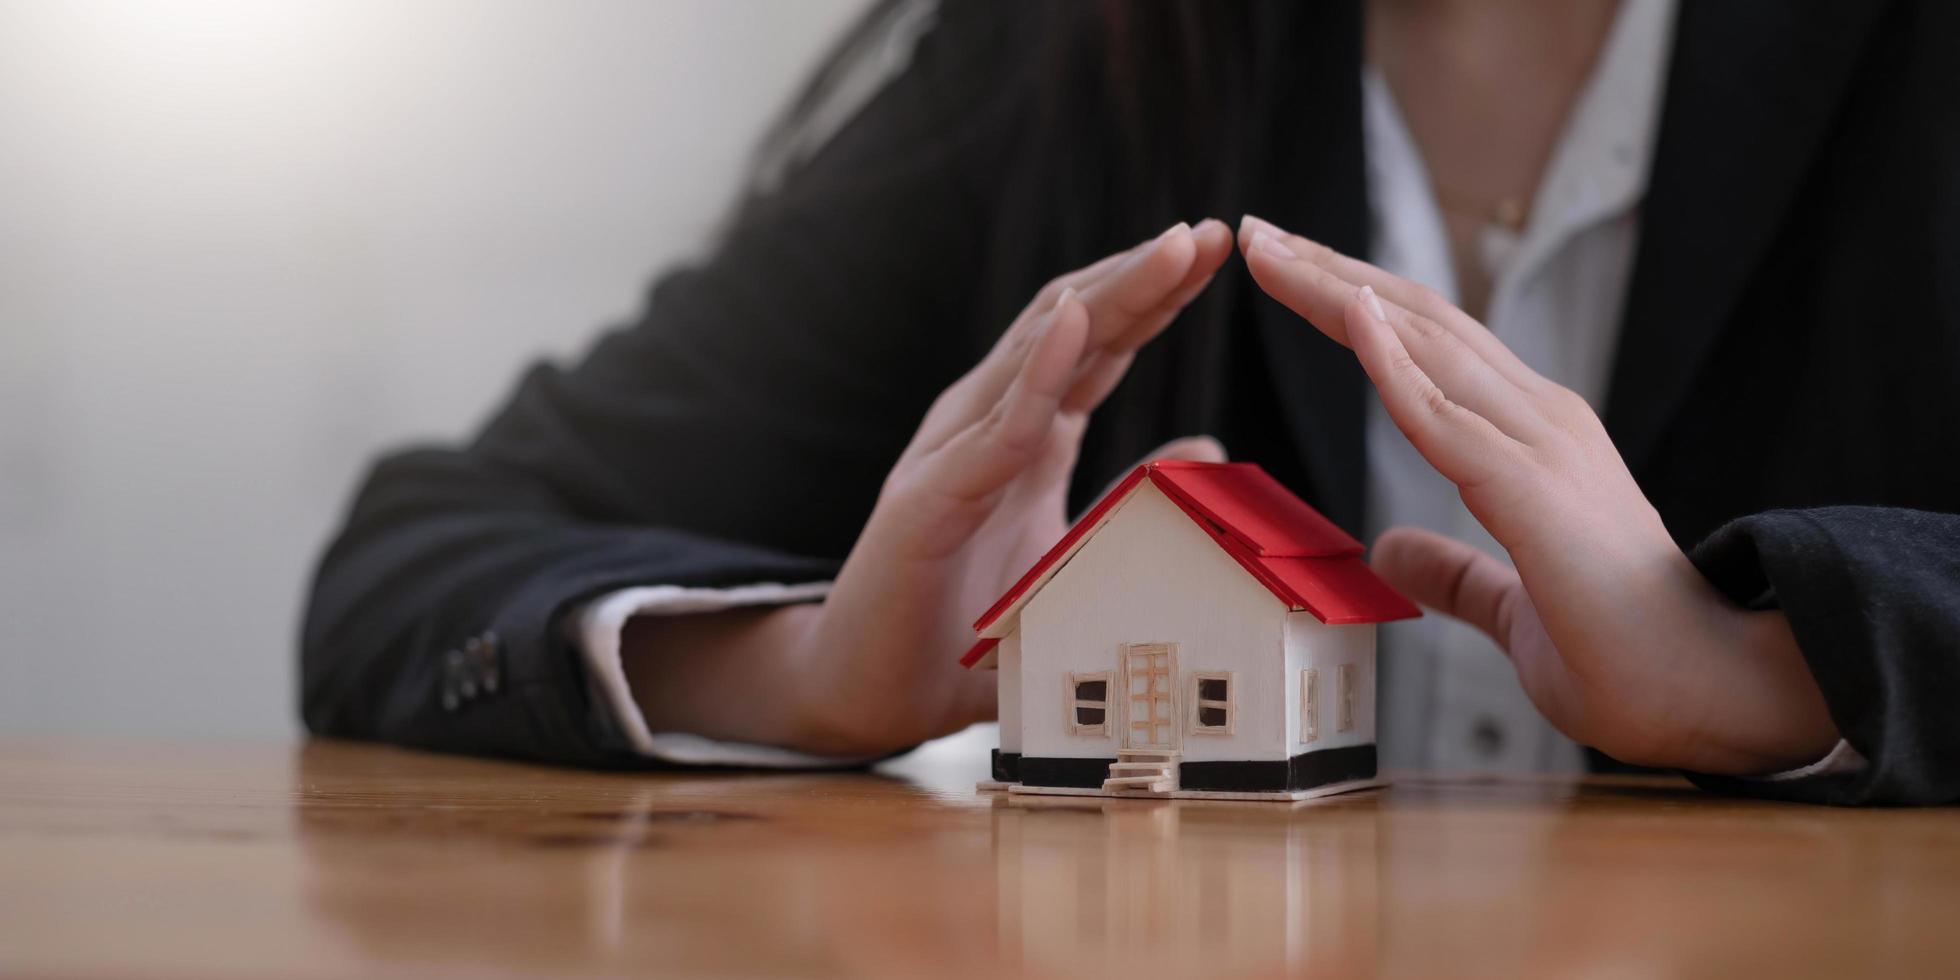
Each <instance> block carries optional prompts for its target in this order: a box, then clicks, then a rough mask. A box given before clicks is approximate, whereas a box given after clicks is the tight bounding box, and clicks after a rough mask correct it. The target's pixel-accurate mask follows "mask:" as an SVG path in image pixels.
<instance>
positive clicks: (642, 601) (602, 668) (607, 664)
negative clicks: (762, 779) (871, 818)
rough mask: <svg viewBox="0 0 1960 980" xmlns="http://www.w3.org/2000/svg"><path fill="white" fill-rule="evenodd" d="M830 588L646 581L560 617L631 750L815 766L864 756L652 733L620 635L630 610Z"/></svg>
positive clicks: (692, 760)
mask: <svg viewBox="0 0 1960 980" xmlns="http://www.w3.org/2000/svg"><path fill="white" fill-rule="evenodd" d="M829 593H830V583H829V582H804V583H799V584H796V585H784V584H782V583H779V582H758V583H756V584H753V585H740V586H734V587H732V588H725V589H707V588H693V587H688V586H679V585H650V586H637V587H633V588H626V589H619V590H617V591H614V592H609V593H605V594H603V595H600V596H598V597H596V598H594V599H591V600H589V601H587V602H585V603H584V604H582V605H580V606H578V607H576V608H574V609H573V610H572V615H570V616H567V617H566V618H565V623H566V626H567V629H568V631H569V632H570V633H571V634H572V635H571V640H572V644H573V646H575V647H577V648H578V651H579V657H580V660H581V661H582V662H583V663H584V664H585V668H586V671H585V676H586V678H587V682H588V684H589V685H590V686H591V689H592V697H593V701H594V702H595V703H598V704H602V705H605V706H606V708H607V709H608V710H609V711H610V712H611V713H612V717H613V720H614V721H615V722H616V723H617V724H618V727H619V730H620V731H621V732H622V733H623V734H625V736H626V741H627V743H628V744H629V745H631V746H632V748H633V751H635V752H637V753H639V754H640V755H642V756H646V757H648V758H652V759H659V760H661V761H663V762H671V763H676V764H680V765H694V766H738V767H742V768H746V769H815V768H840V767H847V766H856V765H862V764H863V763H865V762H868V761H871V760H870V759H869V758H833V757H827V756H817V755H809V754H807V753H803V752H797V751H794V750H791V749H785V748H779V747H777V746H773V745H751V744H748V743H743V742H721V741H716V740H715V739H711V738H704V737H702V736H700V735H693V734H689V733H687V732H655V731H652V730H651V729H650V728H648V726H647V720H646V716H645V715H643V714H642V713H641V712H640V706H639V704H638V703H636V702H635V701H634V700H633V689H632V685H630V684H629V683H627V680H626V670H625V664H624V663H623V662H622V660H621V654H620V636H621V633H622V631H623V630H624V629H625V627H626V621H627V620H629V619H632V618H633V617H635V616H677V615H685V614H688V613H706V612H719V611H721V610H724V609H734V608H738V607H741V606H761V605H784V604H788V603H793V602H811V601H814V600H818V599H822V598H823V597H824V596H825V595H828V594H829Z"/></svg>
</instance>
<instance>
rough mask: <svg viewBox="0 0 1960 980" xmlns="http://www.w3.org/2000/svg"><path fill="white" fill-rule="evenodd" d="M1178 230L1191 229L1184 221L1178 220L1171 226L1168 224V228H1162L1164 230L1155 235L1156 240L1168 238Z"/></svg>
mask: <svg viewBox="0 0 1960 980" xmlns="http://www.w3.org/2000/svg"><path fill="white" fill-rule="evenodd" d="M1179 230H1183V231H1190V230H1191V226H1190V225H1189V224H1187V223H1185V222H1182V221H1180V222H1178V223H1177V224H1174V225H1172V226H1170V227H1169V228H1166V229H1164V230H1163V232H1162V233H1160V234H1159V235H1158V236H1157V240H1158V241H1160V242H1161V241H1163V240H1164V239H1166V238H1169V237H1171V236H1172V235H1175V234H1177V233H1178V231H1179Z"/></svg>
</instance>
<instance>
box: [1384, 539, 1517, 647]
mask: <svg viewBox="0 0 1960 980" xmlns="http://www.w3.org/2000/svg"><path fill="white" fill-rule="evenodd" d="M1369 564H1370V565H1371V566H1373V567H1374V569H1375V574H1377V575H1380V576H1381V577H1382V579H1383V580H1384V581H1386V582H1388V584H1390V585H1392V586H1394V587H1395V588H1396V589H1397V590H1399V591H1400V592H1401V593H1402V594H1403V595H1406V596H1408V597H1409V598H1411V599H1414V600H1415V601H1417V602H1419V603H1421V604H1423V605H1425V606H1428V607H1429V608H1431V609H1434V610H1436V611H1437V612H1440V613H1443V614H1444V615H1447V616H1454V617H1456V618H1457V619H1461V620H1463V621H1464V622H1466V623H1469V624H1470V625H1472V626H1475V627H1476V628H1478V629H1480V630H1483V631H1484V633H1485V634H1487V635H1488V636H1489V637H1490V638H1491V639H1492V640H1494V641H1496V642H1497V645H1498V646H1500V647H1503V648H1504V649H1505V650H1506V651H1507V652H1508V651H1509V650H1510V646H1511V627H1512V625H1513V623H1514V621H1515V619H1516V617H1517V614H1518V607H1519V606H1520V605H1522V604H1524V603H1526V602H1528V601H1529V600H1528V599H1527V598H1526V595H1525V591H1524V583H1523V582H1521V581H1520V580H1519V579H1518V573H1517V570H1516V569H1513V568H1512V567H1511V566H1509V565H1506V564H1504V563H1503V562H1501V561H1498V560H1497V559H1495V558H1492V557H1491V556H1490V555H1488V554H1485V553H1484V552H1482V551H1479V550H1478V549H1476V548H1474V547H1471V546H1470V545H1467V544H1464V543H1463V542H1461V541H1458V540H1456V539H1455V538H1447V537H1444V536H1443V535H1440V534H1437V533H1435V532H1433V531H1425V530H1422V529H1420V528H1413V527H1398V528H1391V529H1389V530H1387V531H1384V532H1382V536H1381V537H1380V538H1377V539H1376V540H1375V551H1374V555H1373V556H1372V557H1371V558H1370V560H1369Z"/></svg>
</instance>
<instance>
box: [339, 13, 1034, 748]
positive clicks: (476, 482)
mask: <svg viewBox="0 0 1960 980" xmlns="http://www.w3.org/2000/svg"><path fill="white" fill-rule="evenodd" d="M984 7H985V5H978V4H946V5H944V9H943V10H942V13H941V16H940V22H941V26H940V27H939V28H938V29H936V30H935V31H933V32H932V33H930V34H928V35H926V36H925V37H924V38H923V39H922V40H921V41H920V42H919V44H918V46H917V48H916V50H915V52H914V54H913V57H912V59H911V64H910V67H909V68H908V69H907V70H906V71H905V72H904V74H903V75H902V76H901V77H900V78H898V79H897V80H895V81H894V82H893V83H891V84H890V85H888V86H887V87H886V88H885V89H884V90H882V91H881V92H880V93H879V95H878V96H877V97H876V98H875V99H873V100H872V101H871V102H870V103H869V104H868V105H867V106H866V107H865V108H864V109H863V110H862V111H861V112H860V113H858V115H857V116H856V117H855V118H853V119H852V120H851V121H850V122H849V123H848V124H847V125H845V126H844V127H843V128H842V129H841V130H840V131H839V132H838V133H837V134H836V135H835V136H833V137H832V138H831V139H830V140H828V142H827V143H826V144H825V145H824V146H823V147H822V149H821V150H819V151H818V152H817V153H816V154H815V155H814V156H813V157H812V158H810V159H809V160H808V161H806V162H804V163H803V164H801V165H800V166H798V167H796V168H795V169H794V170H793V171H792V172H791V173H790V174H789V175H788V177H787V178H786V179H785V181H784V183H783V184H782V185H781V186H780V187H779V188H778V189H776V190H774V191H771V192H769V193H767V194H765V195H763V196H761V197H759V198H757V199H756V200H754V201H752V202H750V204H749V206H747V207H746V208H744V210H743V212H742V214H741V215H740V216H739V218H738V220H737V221H736V223H735V224H734V225H733V226H732V227H731V228H730V229H729V230H728V232H727V234H726V235H725V236H724V238H723V240H722V242H721V243H720V245H719V246H718V247H717V249H716V250H715V252H714V253H713V254H712V255H711V256H710V257H709V258H708V259H707V260H706V261H705V262H703V263H702V264H700V265H698V266H696V267H693V268H689V269H684V270H681V271H678V272H676V273H674V274H672V275H669V276H667V277H665V278H664V279H663V280H662V281H661V282H660V283H659V284H658V286H657V287H656V288H655V289H654V290H653V291H652V293H651V295H650V296H649V297H648V300H647V302H646V306H645V310H644V312H643V314H642V315H641V317H640V318H639V319H638V321H637V322H635V323H634V324H632V325H631V326H628V327H626V328H624V329H621V330H618V331H615V332H613V333H611V334H610V335H608V336H607V337H605V338H604V339H603V340H602V341H601V342H600V343H599V344H598V345H597V346H596V347H595V348H594V349H593V350H592V351H591V352H590V353H589V354H588V355H587V356H586V357H585V358H584V360H583V361H582V362H580V363H578V364H577V365H576V366H573V367H570V368H568V369H560V368H557V367H550V366H545V367H538V368H536V369H534V370H532V371H531V372H530V373H529V374H528V375H526V377H525V378H524V379H523V381H522V383H521V384H520V385H519V386H518V388H517V390H516V392H515V393H514V394H513V395H512V396H511V398H510V399H509V400H508V402H507V403H506V404H505V405H504V407H503V408H502V409H501V410H500V411H499V412H498V414H497V416H496V417H495V419H494V420H493V421H492V422H491V423H490V424H489V426H488V427H487V428H486V429H485V430H484V431H483V432H482V433H481V434H480V435H479V436H478V437H477V438H476V439H475V440H474V441H473V442H472V443H471V444H470V445H468V446H466V447H461V448H444V449H429V450H419V451H413V452H406V453H400V454H397V455H393V456H390V457H388V458H386V459H384V460H382V461H381V462H379V463H378V464H377V465H376V466H375V467H374V469H373V471H372V472H371V473H370V474H369V475H368V478H367V480H366V482H365V484H364V485H363V487H362V488H361V491H360V493H359V495H358V496H357V498H356V499H355V502H354V504H353V507H352V510H351V512H350V514H349V515H348V517H347V520H346V523H345V526H344V527H343V529H342V530H341V532H340V533H339V535H338V536H337V538H336V539H335V541H334V542H333V544H332V546H331V547H330V549H329V550H328V552H327V554H326V555H325V557H324V558H323V560H322V562H321V565H320V568H319V571H318V574H317V578H316V580H315V583H314V586H313V592H312V595H311V598H310V601H309V606H308V610H307V620H306V625H305V629H304V635H303V638H302V648H303V653H302V672H301V673H302V676H301V684H302V691H301V702H302V712H303V714H304V717H305V719H306V722H307V724H308V726H309V728H311V729H312V730H314V731H316V732H320V733H323V734H334V735H345V736H353V737H363V738H380V739H387V740H392V741H399V742H406V743H410V744H416V745H424V746H431V747H438V748H445V749H451V750H457V751H472V752H489V753H498V754H506V755H517V756H524V757H531V758H541V759H552V760H558V761H577V762H605V761H618V762H629V761H632V754H631V753H630V752H629V751H628V749H627V746H626V743H625V740H624V738H623V737H622V735H621V732H620V731H619V729H618V727H617V725H616V724H614V722H613V720H612V719H610V718H609V717H608V716H607V715H606V713H605V712H603V711H600V710H597V709H596V707H595V704H594V702H593V701H592V700H591V699H590V698H589V697H588V690H587V684H586V678H585V676H584V674H583V672H582V669H581V667H580V664H579V658H578V656H577V655H576V653H575V651H574V650H573V649H572V648H571V646H570V645H569V643H568V642H567V638H566V637H565V635H564V630H563V629H562V620H563V619H564V617H565V613H566V612H567V611H568V610H570V609H572V608H573V607H575V606H576V605H577V604H579V603H580V602H582V601H584V600H586V599H589V598H591V597H593V596H596V595H599V594H602V593H605V592H608V591H610V590H613V589H617V588H621V587H624V586H631V585H641V584H659V583H677V584H684V585H689V586H701V587H717V586H732V585H741V584H747V583H755V582H769V581H774V582H788V583H798V582H810V581H815V580H824V579H828V578H830V577H831V576H832V575H834V574H835V572H836V571H837V568H838V566H839V564H840V563H841V561H842V559H843V557H844V555H845V554H846V552H847V551H848V550H849V549H850V547H851V545H852V542H853V541H854V540H855V537H856V534H857V531H858V529H859V528H861V527H862V526H863V524H864V520H865V518H866V517H867V516H868V515H869V513H870V511H871V508H872V506H873V504H874V502H875V501H876V499H877V496H878V492H879V488H880V486H881V484H882V483H883V481H884V478H885V475H886V473H887V471H888V470H889V468H890V465H891V461H892V460H893V459H894V458H896V457H897V455H898V453H899V452H900V450H901V449H902V448H903V447H904V445H905V443H906V440H907V439H908V437H909V435H910V433H911V431H912V428H913V426H914V424H915V422H916V420H917V418H918V416H919V415H920V414H921V413H922V412H924V410H925V408H926V406H927V405H928V404H930V403H931V401H932V399H933V398H934V396H935V395H936V394H937V393H938V391H939V390H940V389H941V388H943V387H944V386H945V385H946V384H947V383H949V382H950V381H952V380H953V379H954V378H956V377H958V376H959V375H960V373H961V372H962V371H964V370H966V368H967V367H969V366H970V364H971V359H972V358H973V357H974V356H975V353H976V352H977V351H979V350H983V349H984V348H985V347H986V345H987V343H988V342H989V340H990V335H991V334H992V333H994V332H996V331H998V330H999V329H1001V327H1002V326H1003V325H1004V324H1001V323H998V322H995V323H983V322H981V321H980V320H979V319H978V318H977V317H975V316H974V315H973V314H972V313H970V312H969V310H970V309H971V308H973V307H975V306H977V305H979V304H978V303H976V298H977V297H976V293H977V290H976V289H975V288H974V286H975V284H976V281H977V279H978V277H977V276H976V275H975V270H976V269H980V268H985V267H987V264H988V263H987V258H986V249H987V247H988V246H987V243H986V241H985V239H984V229H985V228H986V227H987V222H986V218H987V216H988V208H989V206H990V201H991V194H992V181H993V179H994V175H995V173H996V172H997V169H998V163H999V159H1000V157H1001V155H1002V154H1004V153H1007V152H1010V151H1011V149H1012V147H1013V145H1014V141H1015V134H1016V133H1017V132H1018V127H1019V126H1020V125H1021V123H1020V121H1019V120H1020V102H1021V101H1022V98H1023V95H1022V93H1020V92H1018V91H1016V90H1014V89H1013V88H1012V87H1011V79H1012V72H1011V70H1010V69H1011V66H1012V64H1013V62H1012V61H1011V59H1010V57H1009V56H1010V55H1011V53H1012V52H1010V51H1007V50H1004V49H1001V48H1000V46H999V45H998V44H995V43H994V39H993V36H992V34H997V33H1000V31H999V23H998V22H999V21H1000V20H1001V18H999V17H998V16H996V15H993V14H990V13H989V12H988V11H987V10H985V9H984ZM989 32H992V33H989ZM955 38H956V39H957V43H955V41H954V39H955ZM430 369H431V370H439V369H440V366H439V365H431V366H430ZM472 640H475V641H477V642H476V644H475V646H474V647H471V646H470V641H472ZM486 640H490V641H494V642H486ZM486 649H490V650H491V653H489V654H485V653H484V652H483V651H484V650H486ZM452 652H453V653H454V654H455V655H456V656H455V657H452V656H451V654H452ZM452 660H457V661H459V663H456V664H452V663H451V661H452ZM493 668H494V669H493ZM459 671H460V672H461V680H460V681H459V680H458V672H459ZM464 682H466V683H464ZM458 691H463V692H466V693H468V694H470V695H472V696H470V697H465V698H462V699H460V700H461V703H451V704H445V701H446V700H447V701H450V702H456V701H458V700H459V699H458V698H457V697H456V694H457V692H458ZM445 695H448V697H445Z"/></svg>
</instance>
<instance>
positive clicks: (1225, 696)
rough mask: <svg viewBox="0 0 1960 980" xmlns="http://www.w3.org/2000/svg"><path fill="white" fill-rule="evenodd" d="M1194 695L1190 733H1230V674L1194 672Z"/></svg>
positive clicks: (1192, 676) (1192, 678)
mask: <svg viewBox="0 0 1960 980" xmlns="http://www.w3.org/2000/svg"><path fill="white" fill-rule="evenodd" d="M1191 683H1192V686H1193V687H1194V688H1195V689H1196V691H1195V693H1196V696H1195V697H1193V698H1192V699H1191V704H1192V710H1193V711H1194V712H1195V714H1194V715H1193V716H1192V718H1191V734H1193V735H1230V734H1232V715H1233V714H1234V711H1233V709H1232V675H1231V673H1230V672H1224V673H1194V674H1192V675H1191Z"/></svg>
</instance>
